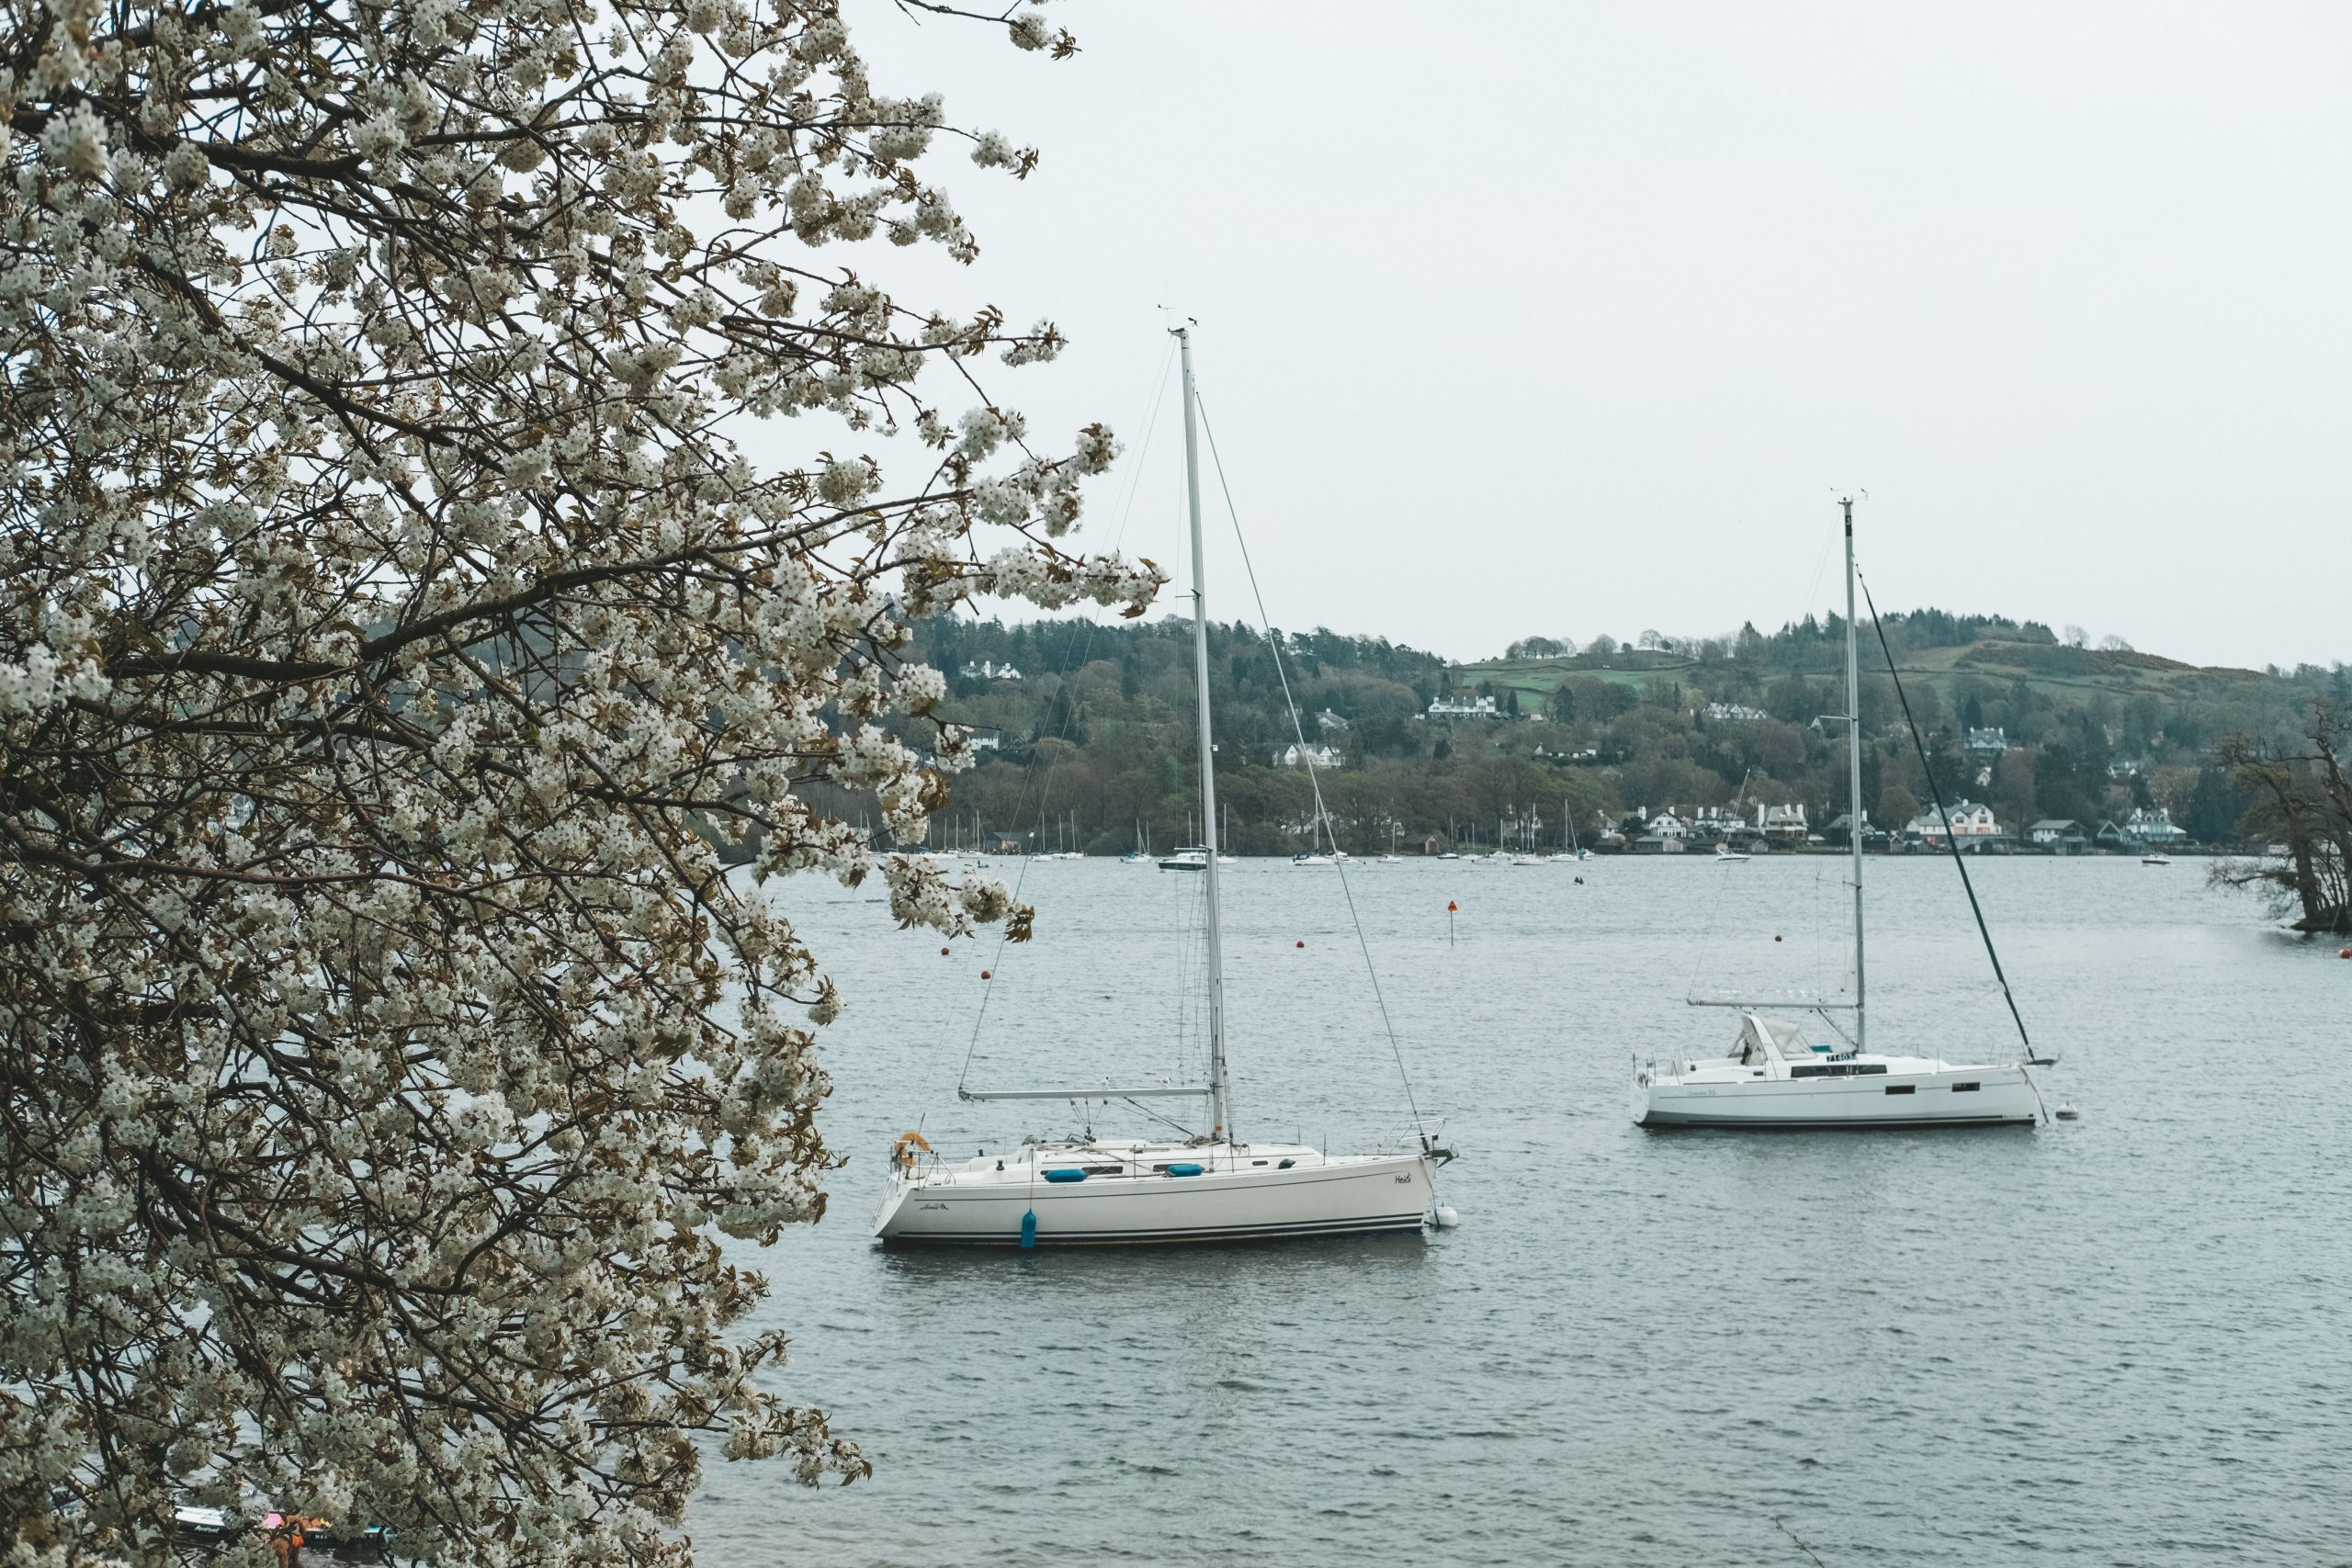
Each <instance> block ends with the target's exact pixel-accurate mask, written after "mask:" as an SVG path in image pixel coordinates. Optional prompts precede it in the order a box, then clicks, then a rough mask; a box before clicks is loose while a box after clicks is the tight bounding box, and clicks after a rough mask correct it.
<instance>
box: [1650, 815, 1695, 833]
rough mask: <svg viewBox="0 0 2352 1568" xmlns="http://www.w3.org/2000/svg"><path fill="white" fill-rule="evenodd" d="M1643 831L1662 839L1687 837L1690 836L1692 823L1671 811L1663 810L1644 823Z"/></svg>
mask: <svg viewBox="0 0 2352 1568" xmlns="http://www.w3.org/2000/svg"><path fill="white" fill-rule="evenodd" d="M1642 831H1643V832H1645V833H1655V834H1657V836H1658V837H1659V838H1661V839H1687V838H1689V837H1690V836H1691V824H1690V823H1688V822H1685V821H1684V820H1682V818H1679V817H1677V816H1676V815H1675V814H1674V813H1673V812H1671V811H1661V812H1659V813H1658V814H1657V816H1655V817H1653V818H1650V819H1649V820H1648V821H1647V822H1645V823H1643V824H1642Z"/></svg>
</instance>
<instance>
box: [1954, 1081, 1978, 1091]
mask: <svg viewBox="0 0 2352 1568" xmlns="http://www.w3.org/2000/svg"><path fill="white" fill-rule="evenodd" d="M1977 1087H1978V1086H1976V1085H1975V1084H1973V1083H1956V1084H1954V1085H1952V1086H1951V1091H1952V1093H1954V1094H1974V1093H1975V1092H1976V1089H1977Z"/></svg>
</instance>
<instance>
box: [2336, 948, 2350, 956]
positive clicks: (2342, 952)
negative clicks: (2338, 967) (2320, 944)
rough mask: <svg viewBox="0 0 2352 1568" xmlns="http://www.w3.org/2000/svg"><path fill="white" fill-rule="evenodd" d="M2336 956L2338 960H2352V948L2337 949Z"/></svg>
mask: <svg viewBox="0 0 2352 1568" xmlns="http://www.w3.org/2000/svg"><path fill="white" fill-rule="evenodd" d="M2335 956H2336V957H2338V958H2352V947H2339V948H2337V949H2336V950H2335Z"/></svg>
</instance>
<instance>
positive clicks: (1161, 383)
mask: <svg viewBox="0 0 2352 1568" xmlns="http://www.w3.org/2000/svg"><path fill="white" fill-rule="evenodd" d="M1175 360H1176V349H1175V346H1174V345H1173V344H1170V347H1169V349H1168V352H1167V354H1166V355H1163V356H1162V357H1161V359H1160V361H1159V377H1158V378H1157V382H1156V385H1155V388H1154V390H1153V392H1152V397H1151V412H1150V414H1149V415H1148V416H1147V417H1146V418H1145V420H1144V424H1143V445H1142V446H1139V447H1137V448H1136V465H1135V468H1134V469H1133V470H1132V472H1131V473H1130V475H1129V477H1128V480H1127V498H1126V501H1125V503H1124V504H1123V505H1122V506H1121V507H1120V509H1119V523H1118V526H1117V527H1115V528H1114V529H1113V530H1112V531H1111V548H1112V549H1114V550H1116V549H1117V548H1118V547H1119V541H1120V540H1122V539H1124V538H1125V537H1126V536H1127V520H1128V519H1129V518H1130V517H1132V516H1133V515H1134V514H1135V507H1136V494H1137V492H1138V491H1140V490H1141V489H1142V485H1143V469H1144V459H1145V458H1147V457H1149V456H1150V455H1151V437H1152V434H1153V433H1154V432H1155V431H1157V430H1158V429H1159V408H1160V405H1161V404H1162V403H1163V402H1165V401H1166V400H1167V399H1168V367H1170V365H1172V364H1174V363H1175ZM1101 629H1102V628H1101V627H1100V626H1097V625H1096V624H1095V622H1094V621H1092V620H1091V619H1090V620H1089V621H1088V622H1087V623H1086V637H1085V638H1084V640H1083V641H1082V642H1081V643H1080V647H1079V657H1078V659H1077V660H1075V661H1074V662H1073V661H1072V660H1069V659H1067V658H1066V659H1064V660H1063V661H1062V668H1061V669H1060V670H1059V671H1057V672H1056V673H1057V677H1058V678H1059V679H1060V680H1061V682H1062V695H1063V698H1064V700H1063V703H1062V732H1061V735H1060V736H1059V737H1058V739H1063V740H1067V739H1069V729H1070V726H1071V725H1073V724H1075V723H1076V722H1077V721H1078V709H1077V705H1075V704H1073V703H1071V702H1069V700H1068V698H1069V672H1070V671H1072V670H1073V669H1078V670H1082V669H1084V668H1085V667H1086V662H1087V657H1088V656H1089V655H1091V653H1092V652H1093V651H1094V637H1095V634H1096V633H1097V632H1098V631H1100V630H1101ZM1060 766H1061V759H1060V758H1058V757H1057V758H1055V759H1054V760H1053V761H1050V762H1048V763H1046V776H1045V777H1044V778H1042V779H1039V780H1038V781H1037V821H1038V824H1039V826H1040V828H1042V827H1043V825H1044V823H1045V820H1046V800H1047V799H1049V798H1050V797H1051V795H1052V793H1053V782H1054V771H1055V770H1056V769H1057V768H1058V767H1060ZM1026 816H1027V812H1026V810H1025V809H1024V810H1023V813H1022V816H1021V817H1016V818H1014V820H1015V821H1019V820H1021V819H1022V818H1023V817H1026ZM1035 859H1036V857H1035V855H1023V857H1022V859H1021V870H1020V873H1019V874H1017V875H1015V876H1014V877H1013V879H1012V899H1013V902H1014V903H1016V904H1017V903H1019V902H1020V901H1021V890H1022V889H1023V887H1026V886H1028V885H1029V867H1030V864H1031V863H1032V862H1034V861H1035ZM1011 943H1012V937H1011V936H1010V935H1009V934H1007V933H1004V932H1000V933H998V936H997V940H996V952H995V953H993V954H992V955H991V956H990V959H989V971H990V973H991V974H993V973H996V972H999V971H1001V969H1002V968H1003V966H1004V961H1005V953H1006V952H1007V951H1008V950H1009V948H1010V946H1011ZM995 994H996V991H995V988H994V987H992V986H991V987H989V989H988V990H985V991H982V992H981V993H980V1005H979V1008H978V1010H977V1011H975V1012H974V1013H973V1015H972V1038H971V1040H970V1042H969V1043H967V1045H966V1046H965V1047H964V1066H962V1068H961V1069H960V1070H958V1071H957V1073H956V1095H957V1096H958V1098H960V1097H961V1096H962V1095H963V1092H964V1086H965V1085H966V1084H967V1083H969V1082H970V1081H971V1075H972V1055H973V1053H975V1052H976V1051H978V1049H979V1048H980V1026H981V1024H983V1023H984V1022H986V1021H987V1020H988V1016H989V998H990V997H992V996H994V995H995ZM917 1130H918V1131H920V1130H921V1124H920V1123H918V1124H917Z"/></svg>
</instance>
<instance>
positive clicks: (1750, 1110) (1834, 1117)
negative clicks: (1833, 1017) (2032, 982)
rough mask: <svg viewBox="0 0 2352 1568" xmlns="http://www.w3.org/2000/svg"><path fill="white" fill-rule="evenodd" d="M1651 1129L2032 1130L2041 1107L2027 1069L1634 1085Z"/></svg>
mask: <svg viewBox="0 0 2352 1568" xmlns="http://www.w3.org/2000/svg"><path fill="white" fill-rule="evenodd" d="M1633 1112H1634V1121H1635V1122H1638V1123H1640V1124H1641V1125H1642V1126H1645V1127H1736V1128H1748V1129H1752V1130H1757V1131H1771V1132H1820V1131H1835V1130H1841V1129H1866V1128H1884V1127H2011V1126H2031V1125H2033V1124H2034V1122H2037V1121H2038V1120H2040V1117H2041V1103H2040V1101H2039V1100H2038V1099H2037V1098H2036V1097H2035V1094H2034V1091H2033V1086H2032V1085H2031V1084H2030V1083H2029V1082H2028V1081H2027V1080H2026V1076H2025V1072H2024V1070H2023V1069H2022V1068H2019V1067H2015V1066H1997V1067H1996V1066H1985V1067H1964V1068H1955V1069H1948V1070H1946V1071H1943V1072H1939V1073H1896V1074H1889V1075H1887V1076H1884V1077H1851V1078H1826V1079H1823V1078H1814V1079H1798V1080H1794V1081H1792V1080H1790V1079H1787V1078H1761V1077H1758V1078H1747V1079H1744V1080H1735V1081H1731V1082H1706V1083H1680V1082H1675V1081H1672V1080H1671V1079H1662V1078H1659V1077H1656V1076H1654V1075H1653V1076H1650V1081H1648V1082H1643V1081H1641V1078H1640V1077H1636V1079H1635V1082H1634V1096H1633Z"/></svg>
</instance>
